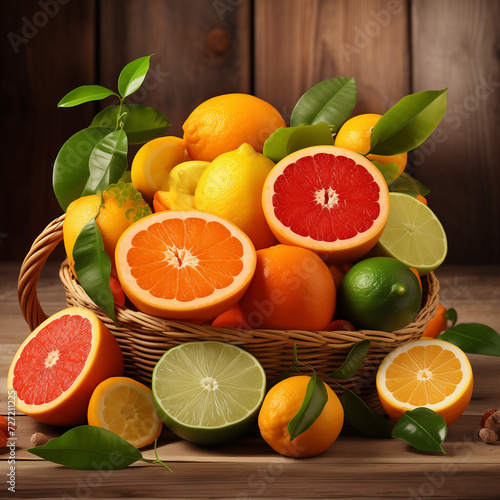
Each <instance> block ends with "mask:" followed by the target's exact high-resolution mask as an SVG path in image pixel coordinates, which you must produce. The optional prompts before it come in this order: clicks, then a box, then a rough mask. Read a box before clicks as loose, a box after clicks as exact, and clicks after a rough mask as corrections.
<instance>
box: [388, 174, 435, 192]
mask: <svg viewBox="0 0 500 500" xmlns="http://www.w3.org/2000/svg"><path fill="white" fill-rule="evenodd" d="M389 191H393V192H397V193H405V194H409V195H410V196H413V197H414V198H415V197H417V196H418V195H421V196H427V195H428V194H429V193H430V192H431V190H430V189H428V188H426V187H425V186H424V185H423V184H422V183H421V182H420V181H418V180H417V179H415V178H414V177H412V176H411V175H409V174H407V173H406V172H403V173H402V174H401V175H400V176H399V177H398V178H397V179H396V180H394V181H393V182H391V183H390V184H389Z"/></svg>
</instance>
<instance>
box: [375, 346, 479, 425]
mask: <svg viewBox="0 0 500 500" xmlns="http://www.w3.org/2000/svg"><path fill="white" fill-rule="evenodd" d="M376 382H377V391H378V395H379V398H380V402H381V403H382V406H383V407H384V410H385V411H386V412H387V414H388V415H389V417H391V418H392V419H393V420H394V421H397V420H398V419H399V418H400V417H401V416H402V415H403V413H404V412H405V411H408V410H413V409H415V408H418V407H421V406H425V407H426V408H429V409H431V410H434V411H435V412H436V413H439V414H440V415H441V416H442V417H443V418H444V419H445V421H446V424H447V425H451V424H452V423H453V422H455V420H457V418H458V417H459V416H460V415H461V414H462V413H463V412H464V410H465V409H466V408H467V405H468V404H469V401H470V399H471V395H472V387H473V375H472V368H471V366H470V363H469V360H468V359H467V356H466V355H465V353H464V352H463V351H462V350H461V349H460V348H458V347H457V346H455V345H454V344H451V343H449V342H445V341H444V340H438V339H433V338H421V339H419V340H416V341H413V342H408V343H406V344H403V345H401V346H399V347H396V348H395V349H394V350H393V351H392V352H391V353H390V354H389V355H388V356H386V357H385V358H384V360H383V361H382V363H381V364H380V367H379V369H378V372H377V380H376Z"/></svg>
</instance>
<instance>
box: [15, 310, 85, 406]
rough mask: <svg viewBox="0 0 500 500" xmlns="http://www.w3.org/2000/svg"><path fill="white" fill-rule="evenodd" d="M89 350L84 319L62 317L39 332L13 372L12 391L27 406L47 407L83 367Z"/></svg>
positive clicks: (70, 383)
mask: <svg viewBox="0 0 500 500" xmlns="http://www.w3.org/2000/svg"><path fill="white" fill-rule="evenodd" d="M91 348H92V325H91V323H90V321H89V320H88V319H87V318H83V317H82V316H76V315H71V316H70V315H64V316H61V317H60V318H58V319H56V320H54V321H52V322H51V323H49V324H48V325H47V326H46V327H45V328H43V329H42V330H40V332H38V335H37V336H36V337H34V338H32V339H31V340H30V341H29V342H28V344H26V347H25V348H24V349H23V351H22V353H21V356H20V357H19V359H18V360H17V363H16V366H15V368H14V379H13V384H12V385H13V388H14V389H15V390H16V391H17V397H18V398H19V399H20V400H21V401H24V403H26V404H31V405H42V404H45V403H49V402H51V401H53V400H54V399H56V398H57V397H59V396H60V395H61V394H63V393H64V392H66V391H67V390H68V389H69V388H70V387H71V386H72V385H73V383H74V381H75V379H76V378H77V377H78V375H80V373H81V372H82V370H83V369H84V367H85V363H86V361H87V358H88V355H89V353H90V350H91Z"/></svg>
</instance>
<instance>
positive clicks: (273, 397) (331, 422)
mask: <svg viewBox="0 0 500 500" xmlns="http://www.w3.org/2000/svg"><path fill="white" fill-rule="evenodd" d="M310 379H311V377H308V376H306V375H301V376H297V377H289V378H287V379H285V380H282V381H281V382H278V383H277V384H276V385H275V386H273V387H272V388H271V389H270V390H269V392H268V393H267V394H266V397H265V398H264V402H263V403H262V407H261V409H260V413H259V420H258V422H259V429H260V433H261V435H262V437H263V438H264V440H265V441H266V443H267V444H269V446H271V448H272V449H273V450H275V451H277V452H278V453H280V454H281V455H285V456H287V457H295V458H298V457H313V456H315V455H319V454H320V453H323V452H324V451H326V450H327V449H328V448H329V447H330V446H331V445H332V444H333V443H334V441H335V440H336V439H337V437H338V435H339V434H340V431H341V430H342V426H343V424H344V409H343V408H342V405H341V403H340V401H339V398H338V397H337V395H336V394H335V392H333V391H332V389H330V387H328V386H327V385H326V384H325V387H326V392H327V393H328V400H327V402H326V404H325V406H324V408H323V411H322V412H321V413H320V415H319V417H318V418H317V419H316V420H315V421H314V423H313V424H312V425H311V427H309V429H307V430H306V431H305V432H303V433H302V434H299V435H298V436H297V437H296V438H295V439H293V440H292V441H290V434H289V433H288V424H289V423H290V420H292V418H293V417H294V416H295V415H296V414H297V412H298V411H299V409H300V407H301V406H302V403H303V401H304V396H305V393H306V389H307V384H308V383H309V380H310Z"/></svg>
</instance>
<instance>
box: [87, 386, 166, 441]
mask: <svg viewBox="0 0 500 500" xmlns="http://www.w3.org/2000/svg"><path fill="white" fill-rule="evenodd" d="M88 422H89V425H94V426H96V427H102V428H104V429H108V430H109V431H111V432H114V433H115V434H118V436H121V437H122V438H123V439H126V440H127V441H128V442H129V443H130V444H131V445H133V446H135V447H136V448H142V447H143V446H147V445H148V444H151V443H152V442H153V441H154V440H155V439H156V438H157V437H158V436H159V435H160V433H161V429H162V427H163V422H162V420H161V419H160V417H159V415H158V413H157V412H156V408H155V402H154V399H153V393H152V392H151V389H150V388H149V387H146V386H145V385H144V384H141V383H140V382H137V381H136V380H133V379H131V378H129V377H110V378H108V379H106V380H104V381H103V382H101V383H100V384H99V385H98V386H97V387H96V389H95V390H94V392H93V394H92V397H91V398H90V403H89V408H88Z"/></svg>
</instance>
